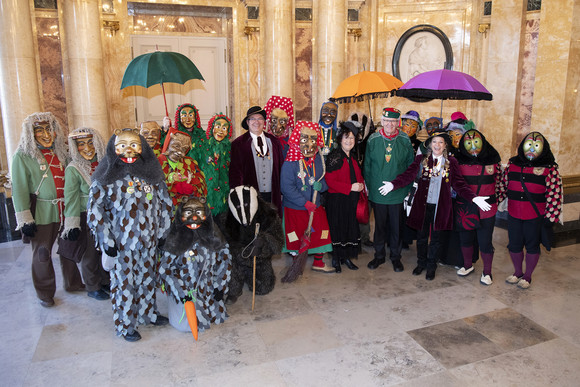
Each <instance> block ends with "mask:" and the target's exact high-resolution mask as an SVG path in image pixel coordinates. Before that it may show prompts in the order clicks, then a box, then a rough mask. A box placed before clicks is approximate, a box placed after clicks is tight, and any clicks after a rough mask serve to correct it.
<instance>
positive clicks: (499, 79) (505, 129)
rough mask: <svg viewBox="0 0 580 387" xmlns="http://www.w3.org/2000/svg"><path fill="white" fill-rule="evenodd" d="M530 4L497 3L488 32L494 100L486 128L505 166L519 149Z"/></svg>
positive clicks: (501, 0) (489, 81) (502, 0)
mask: <svg viewBox="0 0 580 387" xmlns="http://www.w3.org/2000/svg"><path fill="white" fill-rule="evenodd" d="M526 4H527V1H526V0H494V2H493V8H492V13H491V28H490V30H489V32H488V34H489V51H488V62H487V63H488V65H487V83H486V87H487V89H488V90H489V91H490V92H491V93H492V94H493V101H492V102H491V103H490V104H489V106H488V107H487V108H484V109H485V121H484V123H483V125H482V129H483V132H484V133H485V136H486V137H487V139H488V140H489V142H491V143H492V144H493V146H494V147H495V148H496V149H497V150H498V152H499V153H500V155H501V158H502V162H504V163H506V162H507V160H508V158H509V157H510V156H512V155H514V154H515V152H516V147H517V144H515V142H516V133H517V122H518V121H517V120H518V112H519V90H520V88H519V86H520V85H519V83H520V82H519V79H520V77H519V71H520V68H521V53H522V52H523V43H524V42H523V37H524V28H525V21H526V14H525V12H526V11H525V10H526ZM484 103H485V102H484ZM482 104H483V103H482Z"/></svg>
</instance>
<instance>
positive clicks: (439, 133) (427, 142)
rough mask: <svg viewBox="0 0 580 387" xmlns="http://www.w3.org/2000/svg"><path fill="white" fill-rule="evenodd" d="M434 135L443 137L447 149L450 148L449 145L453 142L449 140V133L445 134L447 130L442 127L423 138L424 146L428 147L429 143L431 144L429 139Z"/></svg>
mask: <svg viewBox="0 0 580 387" xmlns="http://www.w3.org/2000/svg"><path fill="white" fill-rule="evenodd" d="M435 137H441V138H443V140H445V143H446V144H447V151H449V150H450V149H451V147H452V146H453V144H452V142H451V137H449V134H447V132H446V131H445V130H444V129H438V130H436V131H435V132H433V134H432V135H431V136H429V138H427V139H426V140H425V147H426V148H428V147H429V145H431V141H432V140H433V138H435Z"/></svg>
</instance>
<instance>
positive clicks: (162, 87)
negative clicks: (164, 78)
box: [161, 82, 169, 117]
mask: <svg viewBox="0 0 580 387" xmlns="http://www.w3.org/2000/svg"><path fill="white" fill-rule="evenodd" d="M161 91H163V102H165V117H169V112H168V111H167V100H166V99H165V87H164V86H163V82H161Z"/></svg>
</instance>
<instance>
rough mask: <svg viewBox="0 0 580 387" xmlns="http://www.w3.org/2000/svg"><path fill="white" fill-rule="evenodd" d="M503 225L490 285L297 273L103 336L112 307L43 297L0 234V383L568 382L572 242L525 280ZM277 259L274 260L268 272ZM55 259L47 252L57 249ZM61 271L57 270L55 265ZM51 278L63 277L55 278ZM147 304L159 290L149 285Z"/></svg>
mask: <svg viewBox="0 0 580 387" xmlns="http://www.w3.org/2000/svg"><path fill="white" fill-rule="evenodd" d="M506 237H507V235H506V231H505V230H501V229H496V233H495V245H496V248H497V253H496V259H495V262H494V271H493V275H494V279H495V282H494V284H493V285H491V286H489V287H485V286H483V285H480V284H479V276H480V274H481V262H477V263H476V265H475V266H476V271H475V273H474V274H472V275H470V276H468V277H465V278H459V277H458V276H457V275H456V274H455V270H454V269H453V268H451V267H439V269H438V270H437V276H436V278H435V280H434V281H432V282H428V281H426V280H425V277H424V276H423V275H422V276H419V277H414V276H412V275H411V271H412V269H413V268H414V261H415V259H414V254H415V250H414V246H412V247H411V249H410V250H409V251H405V252H404V254H403V263H404V264H405V271H404V272H402V273H395V272H393V270H392V268H391V265H390V264H387V265H383V266H380V267H379V268H378V269H377V270H375V271H371V270H369V269H367V267H366V263H367V262H368V261H369V260H370V259H371V258H372V252H371V250H365V252H364V254H362V255H361V256H360V257H359V260H358V262H357V263H358V264H359V266H360V267H361V268H360V270H358V271H350V270H348V269H346V268H344V271H343V272H342V273H341V274H320V273H315V272H312V271H310V270H306V271H305V273H304V275H303V277H302V278H300V279H299V280H298V281H297V282H296V283H293V284H281V283H277V284H276V288H275V289H274V291H273V292H272V293H270V294H269V295H266V296H258V297H257V298H256V306H255V311H254V312H251V293H249V292H248V291H247V290H245V292H244V294H243V296H242V297H240V299H239V300H238V302H237V303H236V304H235V305H233V306H231V307H230V308H229V309H228V312H229V315H230V318H229V319H228V320H227V321H226V323H225V324H222V325H217V326H214V327H213V328H212V329H210V330H208V331H206V332H203V333H200V335H199V341H197V342H195V341H194V340H193V338H192V336H191V334H189V333H182V332H178V331H177V330H175V329H173V328H172V327H171V326H165V327H149V326H146V327H140V329H139V331H140V332H141V334H142V336H143V339H142V340H141V341H139V342H137V343H128V342H126V341H124V340H123V339H121V338H118V337H116V336H115V335H114V333H113V323H112V312H111V304H110V303H109V302H108V301H96V300H93V299H91V298H88V297H87V296H86V294H85V293H66V292H64V291H63V290H62V289H61V288H59V289H58V290H57V293H56V297H55V300H56V306H55V307H54V308H50V309H45V308H42V307H41V306H40V305H39V304H38V302H37V300H36V297H35V294H34V290H33V287H32V284H31V279H30V257H31V251H30V247H29V246H24V245H23V244H22V243H21V242H20V241H16V242H8V243H3V244H0V278H1V280H0V289H1V294H2V298H1V299H0V306H1V310H2V311H3V313H2V314H1V315H0V324H1V326H3V327H4V328H3V329H2V330H1V332H0V342H1V343H2V345H1V346H0V385H4V386H21V385H24V386H37V385H38V386H39V385H48V386H165V385H186V386H250V385H255V386H386V385H403V386H484V385H501V386H508V385H509V386H515V385H525V386H546V385H554V386H578V385H580V382H579V381H580V323H579V321H580V302H579V300H580V289H579V287H578V285H577V284H578V282H579V281H580V249H579V247H578V245H571V246H566V247H561V248H558V249H554V250H552V252H550V253H547V252H543V254H542V257H541V259H540V263H539V265H538V267H537V268H536V272H535V275H534V278H533V279H534V281H533V283H532V286H531V287H530V288H529V289H528V290H521V289H518V288H517V287H515V286H513V285H508V284H506V283H505V282H504V279H505V277H506V276H507V275H508V274H511V269H512V267H511V263H510V261H509V258H508V255H507V250H506V248H505V246H506ZM288 263H289V258H288V257H286V256H282V257H276V258H275V259H274V266H275V270H276V271H277V272H278V273H280V272H282V271H283V269H284V267H285V266H286V265H287V264H288ZM55 267H58V260H57V259H56V258H55ZM57 271H59V270H57ZM58 284H59V286H60V284H61V281H60V277H59V282H58ZM158 305H159V309H160V310H161V311H162V312H163V313H166V312H167V299H166V297H165V295H163V294H162V293H158Z"/></svg>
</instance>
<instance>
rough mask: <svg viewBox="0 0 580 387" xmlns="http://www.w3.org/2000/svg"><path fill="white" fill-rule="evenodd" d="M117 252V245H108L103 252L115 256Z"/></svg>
mask: <svg viewBox="0 0 580 387" xmlns="http://www.w3.org/2000/svg"><path fill="white" fill-rule="evenodd" d="M118 252H119V250H117V246H113V247H111V246H108V247H107V248H106V249H105V254H107V255H108V256H109V257H116V256H117V253H118Z"/></svg>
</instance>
